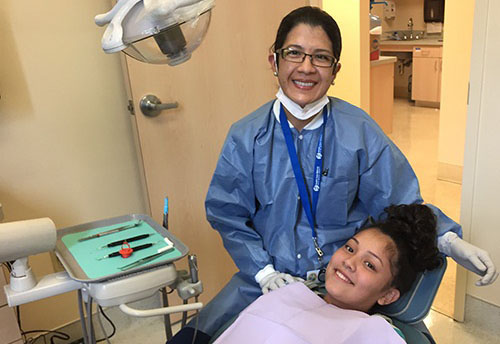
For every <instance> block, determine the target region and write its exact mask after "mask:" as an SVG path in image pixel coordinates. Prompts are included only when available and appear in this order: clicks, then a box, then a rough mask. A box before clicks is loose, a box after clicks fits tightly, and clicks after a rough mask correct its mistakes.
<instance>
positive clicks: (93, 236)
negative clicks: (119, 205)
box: [78, 220, 142, 242]
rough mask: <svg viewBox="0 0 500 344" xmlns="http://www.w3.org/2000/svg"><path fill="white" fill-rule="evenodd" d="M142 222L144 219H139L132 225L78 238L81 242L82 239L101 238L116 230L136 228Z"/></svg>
mask: <svg viewBox="0 0 500 344" xmlns="http://www.w3.org/2000/svg"><path fill="white" fill-rule="evenodd" d="M141 224H142V220H139V221H138V222H136V223H133V224H130V225H125V226H121V227H117V228H113V229H110V230H109V231H104V232H101V233H97V234H93V235H90V236H88V237H84V238H80V239H78V241H80V242H81V241H86V240H90V239H94V238H100V237H102V236H105V235H108V234H113V233H116V232H121V231H124V230H126V229H130V228H134V227H137V226H140V225H141Z"/></svg>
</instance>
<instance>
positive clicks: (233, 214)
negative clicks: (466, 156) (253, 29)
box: [170, 6, 498, 343]
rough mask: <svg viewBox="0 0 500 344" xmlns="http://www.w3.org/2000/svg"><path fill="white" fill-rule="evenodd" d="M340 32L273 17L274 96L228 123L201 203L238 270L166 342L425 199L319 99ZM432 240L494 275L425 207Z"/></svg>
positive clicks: (329, 102)
mask: <svg viewBox="0 0 500 344" xmlns="http://www.w3.org/2000/svg"><path fill="white" fill-rule="evenodd" d="M341 48H342V43H341V36H340V30H339V28H338V26H337V23H336V22H335V20H334V19H333V18H332V17H331V16H330V15H328V14H327V13H326V12H324V11H322V10H321V9H319V8H315V7H309V6H307V7H302V8H298V9H296V10H294V11H292V12H290V13H289V14H288V15H287V16H286V17H285V18H284V19H283V20H282V22H281V24H280V26H279V28H278V32H277V35H276V40H275V42H274V44H273V46H272V52H271V53H270V55H269V57H268V60H269V63H270V66H271V68H272V71H273V73H274V75H275V76H276V77H277V80H278V83H279V86H280V88H279V90H278V92H277V94H276V99H273V100H271V101H270V102H268V103H266V104H264V105H263V106H261V107H260V108H259V109H257V110H256V111H255V112H253V113H251V114H249V115H248V116H246V117H244V118H243V119H241V120H239V121H238V122H236V123H235V124H233V126H232V127H231V129H230V131H229V133H228V136H227V138H226V141H225V143H224V146H223V148H222V152H221V154H220V157H219V161H218V163H217V167H216V169H215V172H214V175H213V178H212V181H211V184H210V187H209V190H208V194H207V198H206V202H205V206H206V212H207V219H208V221H209V222H210V224H211V225H212V227H213V228H215V229H216V230H217V231H218V232H219V233H220V235H221V237H222V240H223V242H224V247H225V248H226V249H227V250H228V252H229V254H230V255H231V257H232V259H233V260H234V262H235V264H236V265H237V267H238V268H239V270H240V271H239V272H237V273H236V274H235V275H234V276H233V278H232V279H231V280H230V281H229V283H228V284H227V285H226V286H225V287H224V288H223V289H222V290H221V291H220V292H219V294H217V296H216V297H215V298H214V299H213V300H212V301H211V302H210V303H209V304H208V305H207V306H206V307H205V308H204V309H202V311H201V312H200V315H199V317H198V319H194V320H192V321H191V322H190V323H189V324H188V327H186V328H184V329H183V330H181V331H180V332H179V333H178V334H177V335H176V336H175V337H174V338H173V339H172V340H171V341H170V343H181V342H185V343H188V342H189V343H190V342H191V341H190V340H191V339H192V337H193V333H194V332H195V330H194V327H195V326H197V331H196V341H195V343H208V341H209V339H210V338H211V337H212V336H213V335H214V333H215V332H216V331H217V330H218V329H219V328H220V327H221V326H222V325H224V324H225V323H226V322H227V321H228V320H229V319H231V318H232V317H233V316H234V315H236V314H238V313H239V312H240V311H241V310H243V309H244V308H245V307H246V306H248V305H249V304H250V303H251V302H252V301H254V300H255V299H256V298H257V297H258V296H260V295H261V294H262V293H266V292H269V291H271V290H274V289H277V288H280V287H282V286H284V285H286V284H288V283H291V282H293V281H296V280H299V279H304V278H306V274H307V272H308V271H313V270H317V269H320V268H323V267H324V266H325V265H326V264H327V263H328V261H329V260H330V258H331V256H332V254H333V253H334V252H335V251H336V250H337V249H338V248H339V247H341V246H343V245H344V244H345V242H346V240H348V239H349V238H350V237H351V236H352V235H353V234H354V233H355V232H356V231H357V229H359V228H360V227H362V226H363V225H364V224H365V223H366V222H367V221H368V219H369V217H373V218H375V219H378V218H379V216H380V215H381V214H382V213H383V211H384V209H385V208H386V207H388V206H390V205H392V204H411V203H422V202H423V200H422V198H421V196H420V190H419V185H418V181H417V178H416V176H415V173H414V172H413V170H412V168H411V166H410V165H409V163H408V161H407V160H406V158H405V157H404V156H403V154H402V153H401V151H400V150H399V149H398V148H397V147H396V146H395V145H394V143H392V142H391V141H390V139H389V138H388V137H387V136H386V135H385V134H384V133H383V132H382V130H381V129H380V128H379V126H378V125H377V124H376V123H375V122H374V121H373V120H372V119H371V118H370V116H368V115H367V114H366V113H365V112H364V111H363V110H361V109H359V108H357V107H355V106H353V105H351V104H349V103H347V102H345V101H343V100H341V99H338V98H334V97H328V96H327V95H326V93H327V91H328V89H329V88H330V86H331V85H333V84H334V80H335V77H336V76H337V73H338V72H339V71H340V69H341V65H340V62H339V61H340V52H341ZM430 207H431V208H432V210H433V212H434V214H435V215H436V217H437V221H438V239H437V240H438V247H439V249H440V251H441V252H443V253H445V254H447V255H449V256H451V257H452V258H453V259H455V260H456V261H457V262H458V263H459V264H462V265H464V266H466V267H467V268H469V269H472V270H474V271H476V272H478V273H480V274H481V275H483V277H482V278H481V279H480V280H479V281H478V284H480V285H487V284H490V283H493V281H494V280H495V279H496V277H497V276H498V273H497V272H496V270H495V266H494V265H493V263H492V261H491V259H490V257H489V255H488V253H487V252H485V251H484V250H481V249H479V248H477V247H475V246H473V245H471V244H469V243H467V242H464V241H463V240H462V239H460V237H461V235H462V230H461V227H460V225H458V224H457V223H455V222H454V221H452V220H451V219H450V218H448V217H447V216H446V215H444V214H443V213H442V212H441V211H440V210H439V209H438V208H436V207H433V206H430Z"/></svg>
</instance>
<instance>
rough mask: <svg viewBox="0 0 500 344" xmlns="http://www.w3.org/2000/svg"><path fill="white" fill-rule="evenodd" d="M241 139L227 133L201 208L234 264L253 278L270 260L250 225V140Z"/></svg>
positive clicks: (252, 205) (253, 207) (252, 198)
mask: <svg viewBox="0 0 500 344" xmlns="http://www.w3.org/2000/svg"><path fill="white" fill-rule="evenodd" d="M243 141H245V140H242V139H241V138H239V137H238V135H235V134H234V133H233V132H232V130H231V131H230V132H229V134H228V137H227V138H226V141H225V143H224V146H223V148H222V152H221V154H220V156H219V161H218V162H217V166H216V169H215V172H214V175H213V177H212V181H211V183H210V187H209V189H208V193H207V197H206V200H205V209H206V213H207V220H208V221H209V222H210V224H211V226H212V227H213V228H214V229H216V230H217V231H218V232H219V234H220V235H221V237H222V241H223V243H224V247H225V248H226V250H227V251H228V252H229V254H230V255H231V257H232V259H233V261H234V262H235V264H236V265H237V267H238V268H239V269H240V271H241V272H243V273H244V274H246V275H249V276H252V277H253V276H255V274H256V273H257V272H258V271H259V270H261V269H262V268H264V267H265V266H266V265H268V264H272V260H271V257H270V255H269V254H268V252H267V251H266V250H265V249H264V245H263V240H262V237H261V236H260V235H259V233H258V232H257V231H256V230H255V229H254V228H253V223H252V218H253V215H254V214H255V211H256V201H255V191H254V185H253V178H252V171H253V142H243Z"/></svg>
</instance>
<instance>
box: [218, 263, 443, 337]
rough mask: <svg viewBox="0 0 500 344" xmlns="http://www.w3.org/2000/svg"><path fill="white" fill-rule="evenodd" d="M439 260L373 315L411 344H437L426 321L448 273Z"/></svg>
mask: <svg viewBox="0 0 500 344" xmlns="http://www.w3.org/2000/svg"><path fill="white" fill-rule="evenodd" d="M440 258H441V264H440V266H439V267H437V268H436V269H434V270H432V271H424V272H423V273H420V274H419V275H418V277H417V279H416V280H415V282H414V283H413V285H412V287H411V289H410V291H408V292H407V293H405V294H404V295H403V296H401V297H400V298H399V300H398V301H396V302H394V303H392V304H390V305H387V306H376V307H375V308H374V313H380V314H383V315H386V316H388V317H389V318H391V319H392V322H393V324H394V326H396V327H397V328H399V329H400V330H401V332H403V334H404V336H405V338H406V342H407V343H408V344H436V342H435V341H434V339H433V338H432V336H431V334H430V333H429V330H428V329H427V327H426V326H425V324H424V322H423V320H424V318H425V317H426V316H427V314H428V313H429V311H430V309H431V305H432V302H433V301H434V298H435V296H436V293H437V290H438V288H439V285H440V284H441V280H442V279H443V275H444V272H445V271H446V266H447V263H446V257H445V256H444V255H442V256H440ZM236 318H237V316H236V317H234V318H233V319H231V320H230V321H228V322H227V323H226V324H225V325H224V326H223V327H222V328H220V329H219V330H218V331H217V332H216V334H215V335H214V336H213V338H212V339H211V341H210V343H213V342H214V341H215V340H216V339H217V338H218V337H219V336H220V335H221V334H222V332H224V331H225V330H226V329H227V328H228V327H229V326H230V325H231V324H232V323H233V322H234V321H235V320H236Z"/></svg>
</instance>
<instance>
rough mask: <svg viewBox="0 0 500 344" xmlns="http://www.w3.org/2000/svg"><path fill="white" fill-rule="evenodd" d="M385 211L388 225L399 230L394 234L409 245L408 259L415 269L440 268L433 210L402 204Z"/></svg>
mask: <svg viewBox="0 0 500 344" xmlns="http://www.w3.org/2000/svg"><path fill="white" fill-rule="evenodd" d="M385 211H386V213H387V220H386V223H388V224H391V223H392V224H393V226H394V227H396V228H397V230H395V233H394V234H395V235H396V236H397V237H400V238H401V239H403V240H404V241H405V242H406V244H407V245H408V249H409V252H408V254H409V257H408V259H409V263H410V265H411V266H412V267H413V269H414V270H415V271H417V272H419V271H423V270H432V269H434V268H436V267H438V266H439V264H440V259H439V256H438V254H439V251H438V249H437V247H436V239H437V231H436V225H437V222H436V217H435V216H434V214H433V212H432V210H431V209H430V208H429V207H427V206H425V205H422V204H401V205H393V206H390V207H388V208H386V209H385ZM391 227H392V226H391Z"/></svg>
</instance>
